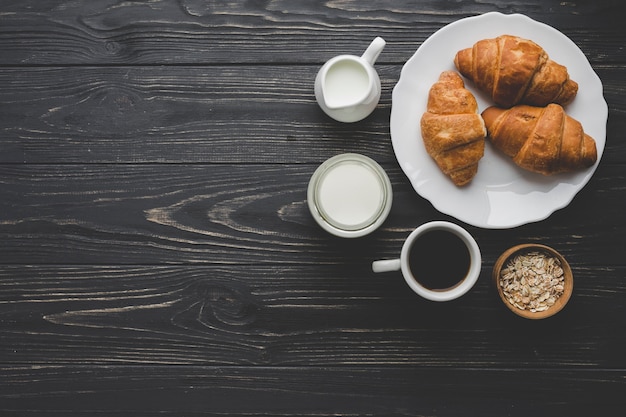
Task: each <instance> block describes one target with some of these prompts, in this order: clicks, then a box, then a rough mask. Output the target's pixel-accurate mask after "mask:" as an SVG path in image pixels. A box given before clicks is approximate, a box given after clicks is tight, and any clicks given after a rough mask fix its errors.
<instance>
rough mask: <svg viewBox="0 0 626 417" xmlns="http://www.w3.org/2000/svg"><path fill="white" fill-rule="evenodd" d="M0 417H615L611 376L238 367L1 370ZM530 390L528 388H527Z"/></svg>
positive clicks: (615, 379) (616, 383)
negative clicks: (217, 416)
mask: <svg viewBox="0 0 626 417" xmlns="http://www.w3.org/2000/svg"><path fill="white" fill-rule="evenodd" d="M1 371H2V373H3V378H2V379H1V380H0V412H2V414H3V415H20V416H39V415H62V416H79V415H88V416H93V415H100V414H102V415H108V416H118V415H133V416H148V415H155V414H158V415H165V416H170V415H185V416H199V415H212V416H213V415H229V416H261V415H263V416H265V415H272V416H283V415H302V416H337V415H368V416H389V415H394V416H424V415H437V416H442V417H445V416H465V415H468V414H469V415H481V416H485V417H490V416H493V417H499V416H503V415H506V416H527V415H534V414H541V415H544V414H545V415H602V416H607V417H613V416H621V415H622V412H623V409H624V407H625V406H626V400H625V399H624V396H623V392H624V389H625V383H624V378H623V374H622V373H620V372H610V371H586V372H572V371H567V370H561V371H552V370H545V369H540V370H528V371H523V370H508V369H505V370H494V369H430V368H415V367H410V366H409V367H404V366H403V367H396V368H391V369H380V368H376V367H372V368H369V367H368V368H352V367H348V368H311V367H306V368H300V367H294V368H278V369H276V368H246V367H234V368H233V367H217V368H214V367H94V368H89V369H85V368H82V367H79V368H73V367H68V368H64V367H43V368H39V367H36V368H30V367H23V368H2V369H1ZM531 381H532V383H530V382H531Z"/></svg>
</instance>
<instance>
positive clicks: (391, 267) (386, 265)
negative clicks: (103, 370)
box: [372, 258, 402, 272]
mask: <svg viewBox="0 0 626 417" xmlns="http://www.w3.org/2000/svg"><path fill="white" fill-rule="evenodd" d="M401 265H402V264H401V262H400V259H399V258H398V259H384V260H381V261H374V262H372V271H374V272H390V271H399V270H400V268H401Z"/></svg>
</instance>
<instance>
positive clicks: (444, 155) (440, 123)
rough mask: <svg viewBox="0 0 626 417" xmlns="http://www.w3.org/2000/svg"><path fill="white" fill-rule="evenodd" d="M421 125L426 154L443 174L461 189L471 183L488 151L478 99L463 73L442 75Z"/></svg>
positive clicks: (431, 89) (429, 96) (432, 89)
mask: <svg viewBox="0 0 626 417" xmlns="http://www.w3.org/2000/svg"><path fill="white" fill-rule="evenodd" d="M420 124H421V130H422V138H423V140H424V146H425V147H426V152H428V154H429V155H430V156H431V157H432V158H433V159H434V160H435V162H436V163H437V166H438V167H439V168H440V169H441V171H443V173H444V174H446V175H447V176H449V177H450V179H452V182H454V184H456V185H458V186H462V185H465V184H467V183H469V182H470V181H471V180H472V178H474V176H475V175H476V172H477V170H478V161H479V160H480V158H482V156H483V154H484V151H485V135H486V130H485V124H484V122H483V119H482V118H481V117H480V115H479V114H478V105H477V103H476V99H475V98H474V96H473V95H472V93H471V92H470V91H469V90H467V89H466V88H465V85H464V83H463V79H462V78H461V76H460V75H459V74H457V73H456V72H454V71H444V72H442V73H441V75H440V76H439V80H438V81H437V82H436V83H435V84H433V86H432V87H431V88H430V91H429V93H428V103H427V106H426V112H425V113H424V114H423V115H422V119H421V123H420Z"/></svg>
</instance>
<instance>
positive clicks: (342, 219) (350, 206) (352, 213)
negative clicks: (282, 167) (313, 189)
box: [317, 161, 384, 228]
mask: <svg viewBox="0 0 626 417" xmlns="http://www.w3.org/2000/svg"><path fill="white" fill-rule="evenodd" d="M317 199H318V204H319V207H320V209H321V211H322V212H323V213H324V214H325V215H326V217H328V218H327V221H328V222H329V223H333V224H335V226H337V227H342V228H356V227H365V226H367V225H369V224H371V223H373V222H374V221H375V220H376V218H377V217H378V215H379V214H380V212H381V209H382V207H383V204H384V188H383V183H382V182H381V179H380V177H379V176H378V174H377V173H376V172H374V171H372V169H371V168H369V167H367V166H366V165H363V164H362V163H359V162H357V161H345V162H343V163H340V164H337V165H335V166H333V167H331V168H329V170H328V171H327V172H326V173H325V175H324V176H323V177H322V178H321V179H320V183H319V186H318V194H317Z"/></svg>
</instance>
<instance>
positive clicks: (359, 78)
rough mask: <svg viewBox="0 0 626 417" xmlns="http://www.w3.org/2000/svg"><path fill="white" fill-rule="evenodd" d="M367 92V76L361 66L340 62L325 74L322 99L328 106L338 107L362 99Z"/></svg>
mask: <svg viewBox="0 0 626 417" xmlns="http://www.w3.org/2000/svg"><path fill="white" fill-rule="evenodd" d="M368 90H369V75H368V74H367V70H366V69H365V68H363V66H362V65H361V64H359V63H358V62H356V61H352V60H347V59H346V60H342V61H339V62H337V63H335V64H333V65H332V66H331V67H330V68H329V69H328V72H327V73H326V77H325V81H324V99H325V101H326V104H327V105H328V106H332V107H340V106H345V105H349V104H353V103H354V102H355V101H356V100H360V99H362V98H363V97H364V96H365V95H366V94H367V91H368Z"/></svg>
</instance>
